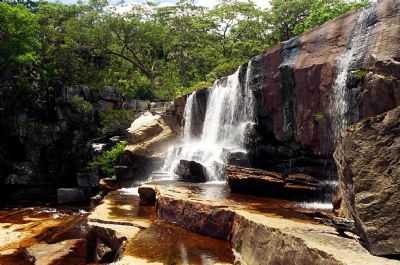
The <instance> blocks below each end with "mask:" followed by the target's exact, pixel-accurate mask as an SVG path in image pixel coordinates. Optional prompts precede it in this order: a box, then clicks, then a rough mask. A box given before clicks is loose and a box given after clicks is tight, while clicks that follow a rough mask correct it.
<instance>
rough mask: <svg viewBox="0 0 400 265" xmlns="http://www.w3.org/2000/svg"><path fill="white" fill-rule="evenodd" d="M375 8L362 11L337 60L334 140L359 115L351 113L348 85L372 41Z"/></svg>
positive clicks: (333, 120) (332, 110)
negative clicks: (372, 21) (344, 48)
mask: <svg viewBox="0 0 400 265" xmlns="http://www.w3.org/2000/svg"><path fill="white" fill-rule="evenodd" d="M374 10H375V5H372V6H371V7H369V8H366V9H364V10H362V11H361V12H360V15H359V17H358V20H357V23H356V25H355V28H354V30H353V32H352V36H351V38H350V41H349V43H348V45H347V48H346V51H345V52H344V53H343V54H342V56H341V57H340V58H339V60H338V61H337V76H336V80H335V83H334V85H333V95H332V100H331V102H332V103H331V116H332V122H333V124H332V125H333V136H334V141H337V139H338V137H340V135H341V133H342V132H343V130H344V129H346V128H347V127H348V126H349V125H350V123H351V122H352V121H351V119H350V117H354V116H357V113H349V112H350V111H353V112H354V111H356V110H354V109H351V106H350V100H349V98H350V95H349V90H348V87H347V80H348V78H349V73H350V72H351V71H352V70H355V69H353V65H355V64H357V63H360V62H362V60H363V59H364V55H365V51H366V49H367V48H368V47H367V46H368V43H369V41H370V39H371V38H370V35H371V34H370V32H371V29H370V28H369V25H368V22H369V18H370V17H371V16H372V14H373V12H374Z"/></svg>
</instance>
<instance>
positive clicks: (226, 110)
mask: <svg viewBox="0 0 400 265" xmlns="http://www.w3.org/2000/svg"><path fill="white" fill-rule="evenodd" d="M242 67H243V66H241V67H239V69H238V70H237V71H236V72H235V73H234V74H233V75H230V76H228V77H225V78H222V79H219V80H217V81H215V83H214V85H213V86H212V87H211V88H210V92H209V96H208V101H207V107H206V112H205V118H204V124H203V128H202V131H201V134H200V135H199V136H195V135H194V134H193V128H192V122H193V120H195V119H198V118H199V117H195V115H194V113H195V112H194V109H195V108H196V107H197V106H196V104H197V103H196V102H197V101H196V92H193V93H192V94H191V95H190V96H189V97H188V98H187V103H186V106H185V111H184V117H185V126H184V130H183V131H184V135H183V142H182V143H181V144H179V145H176V146H173V147H171V148H170V150H169V152H168V155H167V158H166V160H165V163H164V170H166V171H168V172H170V174H173V171H174V168H175V167H176V166H177V164H178V163H179V161H180V160H182V159H184V160H192V161H196V162H198V163H201V164H202V165H203V166H204V167H205V168H206V169H207V176H208V179H209V180H210V181H218V180H223V168H224V165H225V164H226V163H227V159H228V157H229V154H230V153H238V152H240V153H246V148H245V143H246V135H247V132H248V130H249V128H251V126H253V125H254V121H255V113H254V105H255V99H254V95H253V92H252V91H251V89H250V77H251V75H252V62H251V61H250V62H249V63H248V64H247V69H246V74H245V76H244V80H243V82H241V78H240V76H241V72H242Z"/></svg>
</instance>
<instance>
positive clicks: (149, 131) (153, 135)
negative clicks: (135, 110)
mask: <svg viewBox="0 0 400 265" xmlns="http://www.w3.org/2000/svg"><path fill="white" fill-rule="evenodd" d="M174 117H175V116H174V114H169V113H164V114H162V115H153V114H152V113H150V112H146V113H144V114H143V115H142V116H140V117H139V118H138V119H136V120H135V121H134V122H133V123H132V125H131V127H130V128H129V129H128V145H127V146H126V148H125V151H124V153H123V155H122V158H121V161H120V163H119V167H118V170H117V171H116V175H117V177H118V179H120V180H124V181H125V180H128V181H130V180H140V179H142V178H144V177H147V176H148V175H149V174H150V173H151V172H152V171H154V170H157V169H159V168H160V167H161V166H162V164H163V161H164V158H165V155H166V154H167V151H168V148H169V146H170V145H171V144H172V143H173V142H174V140H175V138H176V136H177V135H178V130H179V127H178V126H177V124H176V123H177V121H176V119H175V118H174Z"/></svg>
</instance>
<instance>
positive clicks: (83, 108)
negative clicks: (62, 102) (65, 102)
mask: <svg viewBox="0 0 400 265" xmlns="http://www.w3.org/2000/svg"><path fill="white" fill-rule="evenodd" d="M71 105H72V107H73V108H74V109H75V110H76V111H78V112H79V113H84V114H88V113H91V112H92V111H93V106H92V104H91V103H90V102H89V101H86V100H85V99H83V98H82V97H80V96H73V97H72V98H71Z"/></svg>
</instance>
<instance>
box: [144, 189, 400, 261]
mask: <svg viewBox="0 0 400 265" xmlns="http://www.w3.org/2000/svg"><path fill="white" fill-rule="evenodd" d="M144 187H145V188H146V189H149V188H153V189H154V192H155V194H156V198H157V199H156V201H157V202H156V205H157V214H158V216H159V217H160V218H162V219H165V220H166V221H168V222H172V223H175V224H178V225H180V226H183V227H185V228H186V229H190V230H192V231H195V232H198V233H202V234H204V235H209V236H214V237H220V238H221V235H223V237H222V238H225V239H229V240H230V241H231V244H232V245H233V248H234V250H235V252H236V256H237V258H238V259H240V260H241V262H242V264H260V265H261V264H263V265H266V264H294V263H293V262H295V264H321V265H322V264H334V265H344V264H349V265H350V264H351V265H358V264H360V265H367V264H368V265H369V264H370V265H376V264H382V265H389V264H393V265H394V264H400V261H395V260H390V259H385V258H379V257H375V256H372V255H371V254H369V253H368V251H367V250H366V249H364V248H363V247H362V246H361V244H360V243H359V241H358V238H357V237H355V236H352V235H350V234H348V235H347V237H341V236H339V235H338V233H337V232H336V230H335V229H334V228H332V227H329V226H326V225H322V224H319V222H317V221H316V220H315V219H314V218H313V216H314V217H315V216H319V215H320V214H317V213H316V212H319V213H322V212H324V211H323V210H321V209H319V210H316V209H307V208H303V207H301V205H300V204H298V203H295V202H290V201H284V200H276V199H269V198H257V197H252V196H246V195H237V194H231V193H230V192H229V189H228V188H227V187H226V186H224V185H213V184H189V183H176V182H175V183H171V182H157V183H152V184H148V185H145V186H144ZM222 212H223V214H221V215H220V217H219V218H218V222H213V221H210V222H202V221H201V220H202V219H204V220H206V219H207V218H210V217H211V219H210V220H213V219H212V216H213V214H217V213H222ZM326 215H329V213H326ZM222 216H224V217H228V216H229V218H222ZM214 220H215V219H214ZM210 225H218V226H219V231H230V232H229V233H223V234H217V235H216V234H213V233H212V232H214V231H216V230H212V231H209V229H208V227H209V226H210ZM217 231H218V230H217Z"/></svg>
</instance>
